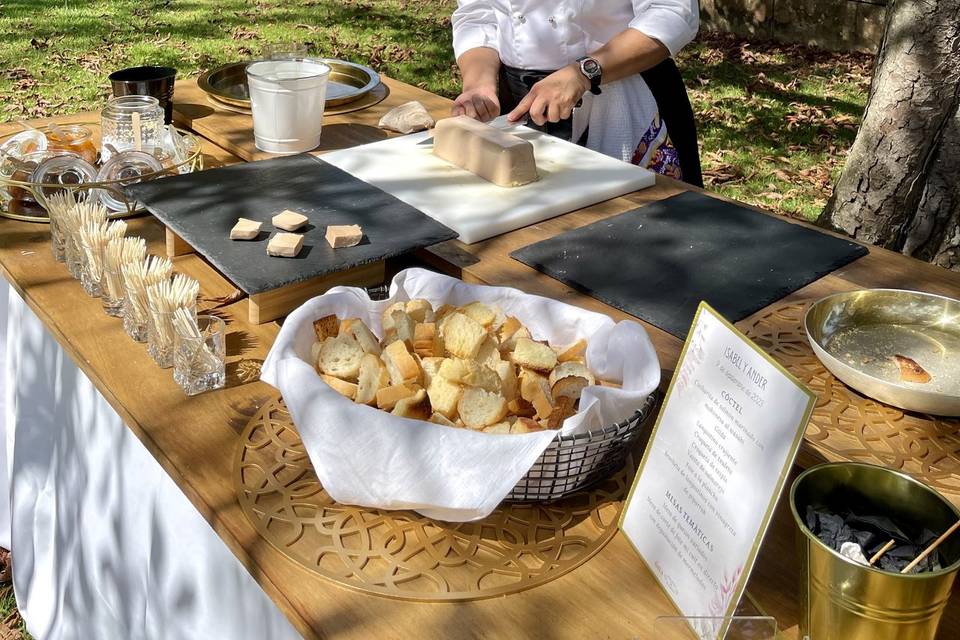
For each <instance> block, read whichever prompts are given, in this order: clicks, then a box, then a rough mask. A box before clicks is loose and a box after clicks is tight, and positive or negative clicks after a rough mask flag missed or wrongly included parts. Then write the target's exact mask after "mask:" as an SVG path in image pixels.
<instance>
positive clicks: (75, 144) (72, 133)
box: [46, 124, 97, 165]
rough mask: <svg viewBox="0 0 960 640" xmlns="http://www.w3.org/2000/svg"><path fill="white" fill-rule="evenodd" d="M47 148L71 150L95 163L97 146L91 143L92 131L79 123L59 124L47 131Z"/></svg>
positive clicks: (92, 163)
mask: <svg viewBox="0 0 960 640" xmlns="http://www.w3.org/2000/svg"><path fill="white" fill-rule="evenodd" d="M46 137H47V149H50V150H52V151H54V150H61V151H72V152H73V153H75V154H77V155H78V156H80V157H81V158H83V159H84V160H86V161H87V162H89V163H90V164H91V165H94V164H97V146H96V145H95V144H94V143H93V131H91V130H90V129H88V128H87V127H84V126H81V125H79V124H63V125H59V126H58V127H57V128H56V129H54V130H52V131H47V133H46Z"/></svg>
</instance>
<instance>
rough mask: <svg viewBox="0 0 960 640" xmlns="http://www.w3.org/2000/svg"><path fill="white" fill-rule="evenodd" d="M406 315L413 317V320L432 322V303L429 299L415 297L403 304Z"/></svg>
mask: <svg viewBox="0 0 960 640" xmlns="http://www.w3.org/2000/svg"><path fill="white" fill-rule="evenodd" d="M404 310H405V311H406V312H407V315H408V316H410V317H411V318H413V320H414V322H433V318H434V314H433V305H432V304H430V301H429V300H424V299H423V298H415V299H413V300H410V301H409V302H407V304H406V305H405V306H404Z"/></svg>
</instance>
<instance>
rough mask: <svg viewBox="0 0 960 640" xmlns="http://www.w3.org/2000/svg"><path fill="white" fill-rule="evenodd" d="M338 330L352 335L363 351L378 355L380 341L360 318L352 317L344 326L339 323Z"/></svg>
mask: <svg viewBox="0 0 960 640" xmlns="http://www.w3.org/2000/svg"><path fill="white" fill-rule="evenodd" d="M340 331H341V332H342V333H346V334H348V335H351V336H353V337H354V339H356V341H357V344H359V345H360V348H361V349H363V351H364V353H372V354H374V355H376V356H379V355H380V342H379V341H378V340H377V336H375V335H373V331H370V327H368V326H367V325H365V324H364V323H363V322H362V321H361V320H358V319H356V318H354V320H353V321H352V322H351V323H349V324H348V325H347V326H346V327H344V326H343V325H342V324H341V325H340Z"/></svg>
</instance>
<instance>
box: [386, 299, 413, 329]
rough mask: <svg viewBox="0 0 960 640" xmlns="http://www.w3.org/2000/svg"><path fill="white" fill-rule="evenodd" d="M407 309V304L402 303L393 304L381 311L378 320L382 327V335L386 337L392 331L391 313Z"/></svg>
mask: <svg viewBox="0 0 960 640" xmlns="http://www.w3.org/2000/svg"><path fill="white" fill-rule="evenodd" d="M406 308H407V303H406V302H404V301H400V302H394V303H393V304H392V305H390V306H389V307H387V308H386V309H385V310H384V311H383V315H382V316H381V318H380V322H381V324H382V325H383V333H384V335H386V334H387V333H389V332H390V330H391V329H393V317H392V316H393V312H394V311H397V310H400V311H404V310H405V309H406Z"/></svg>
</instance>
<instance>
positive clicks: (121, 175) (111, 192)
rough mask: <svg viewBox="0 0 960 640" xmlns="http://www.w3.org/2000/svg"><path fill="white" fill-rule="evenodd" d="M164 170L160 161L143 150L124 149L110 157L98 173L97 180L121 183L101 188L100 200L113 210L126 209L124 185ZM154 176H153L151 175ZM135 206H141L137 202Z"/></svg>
mask: <svg viewBox="0 0 960 640" xmlns="http://www.w3.org/2000/svg"><path fill="white" fill-rule="evenodd" d="M162 170H163V165H161V164H160V161H159V160H157V159H156V158H154V157H153V156H152V155H150V154H149V153H144V152H143V151H122V152H120V153H118V154H117V155H115V156H113V157H112V158H110V159H109V160H108V161H107V163H106V164H104V165H103V167H101V168H100V173H99V174H98V175H97V182H118V183H119V184H117V185H115V186H113V187H111V188H105V189H102V190H101V193H100V200H101V201H102V202H103V204H104V206H106V207H107V208H108V209H110V210H111V211H125V210H126V209H127V203H126V200H125V199H124V197H123V194H122V186H123V185H128V184H135V183H137V182H140V181H141V180H142V179H143V176H147V175H151V174H155V173H157V172H159V171H162ZM151 177H152V176H151ZM135 206H139V204H136V205H135Z"/></svg>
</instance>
